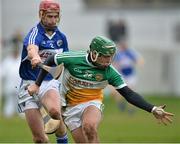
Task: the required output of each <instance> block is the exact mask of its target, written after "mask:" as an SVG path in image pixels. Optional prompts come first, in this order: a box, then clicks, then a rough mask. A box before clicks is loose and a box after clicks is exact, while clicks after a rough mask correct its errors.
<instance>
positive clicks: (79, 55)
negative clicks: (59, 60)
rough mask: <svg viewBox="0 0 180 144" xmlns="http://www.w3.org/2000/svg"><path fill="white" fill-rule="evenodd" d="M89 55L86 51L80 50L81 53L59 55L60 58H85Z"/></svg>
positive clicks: (68, 52)
mask: <svg viewBox="0 0 180 144" xmlns="http://www.w3.org/2000/svg"><path fill="white" fill-rule="evenodd" d="M86 55H87V52H86V51H83V50H79V51H73V50H71V51H67V52H63V53H61V54H58V56H59V57H85V56H86Z"/></svg>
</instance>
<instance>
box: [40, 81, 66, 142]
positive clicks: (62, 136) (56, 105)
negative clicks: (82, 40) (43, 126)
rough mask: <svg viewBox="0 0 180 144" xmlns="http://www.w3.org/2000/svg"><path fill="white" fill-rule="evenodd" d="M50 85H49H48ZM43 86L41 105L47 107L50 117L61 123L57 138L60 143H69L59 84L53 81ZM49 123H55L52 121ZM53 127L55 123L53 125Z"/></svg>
mask: <svg viewBox="0 0 180 144" xmlns="http://www.w3.org/2000/svg"><path fill="white" fill-rule="evenodd" d="M47 83H48V84H47ZM47 83H44V84H42V85H41V86H43V85H45V87H44V86H43V87H42V91H43V95H42V97H41V103H42V105H43V106H44V107H45V109H46V111H47V112H48V114H49V115H50V117H51V118H52V119H54V120H58V121H59V125H57V127H56V130H57V131H56V136H57V142H58V143H67V132H66V126H65V124H64V122H63V119H62V116H61V103H60V95H59V82H58V81H57V80H52V81H50V82H47ZM49 122H53V121H52V120H50V121H49ZM52 125H53V123H52Z"/></svg>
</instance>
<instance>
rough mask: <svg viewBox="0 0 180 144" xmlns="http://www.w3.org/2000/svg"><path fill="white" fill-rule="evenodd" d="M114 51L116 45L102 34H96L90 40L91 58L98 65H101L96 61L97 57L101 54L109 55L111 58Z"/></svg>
mask: <svg viewBox="0 0 180 144" xmlns="http://www.w3.org/2000/svg"><path fill="white" fill-rule="evenodd" d="M115 53H116V45H115V43H114V42H113V41H111V40H110V39H108V38H105V37H102V36H97V37H95V38H94V39H93V40H92V41H91V44H90V56H91V60H92V61H93V62H94V63H96V64H97V65H98V66H100V65H103V64H99V63H98V61H97V59H98V57H101V56H102V55H103V56H105V57H111V59H113V57H114V54H115ZM93 55H94V56H93Z"/></svg>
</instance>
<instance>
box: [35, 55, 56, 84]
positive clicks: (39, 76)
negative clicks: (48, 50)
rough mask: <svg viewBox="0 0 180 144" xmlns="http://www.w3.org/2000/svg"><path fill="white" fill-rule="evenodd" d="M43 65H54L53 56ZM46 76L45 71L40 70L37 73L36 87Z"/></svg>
mask: <svg viewBox="0 0 180 144" xmlns="http://www.w3.org/2000/svg"><path fill="white" fill-rule="evenodd" d="M44 64H45V65H48V66H52V65H55V62H54V55H51V56H49V57H48V58H47V59H46V60H45V62H44ZM47 74H48V72H47V71H45V70H44V69H41V70H40V72H39V75H38V77H37V79H36V82H35V83H36V85H38V86H40V85H41V83H42V81H43V80H44V78H45V77H46V75H47Z"/></svg>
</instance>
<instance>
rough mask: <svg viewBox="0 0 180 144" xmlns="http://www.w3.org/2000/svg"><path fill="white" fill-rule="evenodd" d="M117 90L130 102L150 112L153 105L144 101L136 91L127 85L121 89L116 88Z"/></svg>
mask: <svg viewBox="0 0 180 144" xmlns="http://www.w3.org/2000/svg"><path fill="white" fill-rule="evenodd" d="M117 91H118V92H119V93H120V94H121V95H122V96H123V97H124V98H125V99H126V100H127V101H128V102H129V103H131V104H133V105H135V106H137V107H139V108H141V109H143V110H146V111H148V112H151V110H152V109H153V107H154V105H152V104H150V103H148V102H146V101H145V100H144V99H143V98H142V96H140V95H139V94H138V93H136V92H134V91H133V90H131V89H130V88H129V87H128V86H125V87H123V88H121V89H117Z"/></svg>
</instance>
